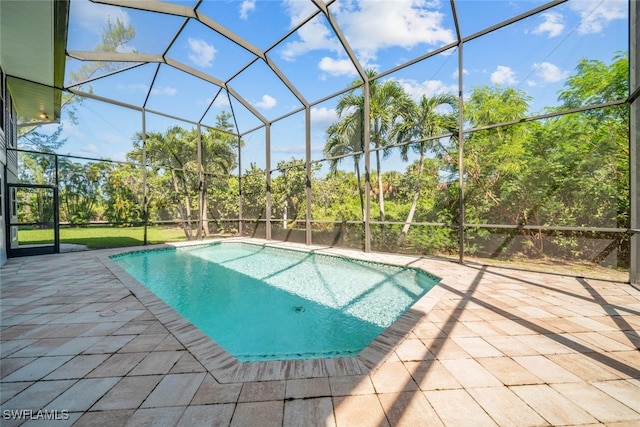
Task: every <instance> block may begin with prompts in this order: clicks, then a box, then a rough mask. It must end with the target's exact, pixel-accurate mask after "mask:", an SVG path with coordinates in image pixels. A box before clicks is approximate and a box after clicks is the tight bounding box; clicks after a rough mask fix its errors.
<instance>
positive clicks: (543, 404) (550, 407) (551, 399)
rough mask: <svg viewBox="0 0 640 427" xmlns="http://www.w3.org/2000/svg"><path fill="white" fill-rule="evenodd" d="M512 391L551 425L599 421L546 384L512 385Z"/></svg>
mask: <svg viewBox="0 0 640 427" xmlns="http://www.w3.org/2000/svg"><path fill="white" fill-rule="evenodd" d="M511 391H513V392H514V393H515V394H517V395H518V397H520V399H522V400H523V401H525V402H527V404H528V405H529V406H530V407H531V408H533V410H535V411H536V412H537V413H538V414H540V415H541V416H542V417H543V418H544V419H545V420H547V422H549V423H551V425H577V424H587V423H597V420H596V419H595V418H593V417H592V416H591V415H589V414H588V413H587V412H585V411H584V410H583V409H582V408H580V407H579V406H578V405H576V404H574V403H573V402H571V401H570V400H569V399H567V398H566V397H564V396H563V395H561V394H560V393H558V392H557V391H555V390H554V389H553V388H551V387H549V386H548V385H546V384H540V385H523V386H515V387H511Z"/></svg>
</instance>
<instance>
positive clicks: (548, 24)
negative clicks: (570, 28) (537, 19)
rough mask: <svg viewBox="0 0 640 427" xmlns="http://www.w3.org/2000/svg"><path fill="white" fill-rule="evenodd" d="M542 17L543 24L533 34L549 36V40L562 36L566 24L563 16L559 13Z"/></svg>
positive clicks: (545, 14)
mask: <svg viewBox="0 0 640 427" xmlns="http://www.w3.org/2000/svg"><path fill="white" fill-rule="evenodd" d="M540 16H541V17H542V19H543V22H542V24H540V25H538V26H537V27H536V28H535V29H534V30H533V34H547V35H548V36H549V38H553V37H556V36H559V35H560V34H562V31H563V30H564V27H565V24H564V19H563V18H562V15H561V14H559V13H557V12H546V13H541V14H540Z"/></svg>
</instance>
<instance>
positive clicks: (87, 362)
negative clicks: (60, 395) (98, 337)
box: [44, 354, 109, 381]
mask: <svg viewBox="0 0 640 427" xmlns="http://www.w3.org/2000/svg"><path fill="white" fill-rule="evenodd" d="M107 357H109V355H108V354H85V355H83V354H81V355H78V356H76V357H74V358H73V359H71V360H69V361H68V362H67V363H65V364H64V365H62V366H61V367H59V368H58V369H56V370H55V371H53V372H52V373H50V374H49V375H47V376H46V377H45V378H44V379H45V380H47V381H48V380H64V379H73V378H83V377H84V376H86V375H87V374H88V373H89V372H91V371H92V370H93V369H95V368H96V367H97V366H98V365H100V364H101V363H102V362H104V361H105V360H106V359H107Z"/></svg>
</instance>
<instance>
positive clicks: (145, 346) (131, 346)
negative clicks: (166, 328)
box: [118, 334, 167, 353]
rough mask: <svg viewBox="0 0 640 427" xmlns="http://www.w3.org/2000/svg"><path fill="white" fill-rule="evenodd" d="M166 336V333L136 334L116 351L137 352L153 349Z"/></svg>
mask: <svg viewBox="0 0 640 427" xmlns="http://www.w3.org/2000/svg"><path fill="white" fill-rule="evenodd" d="M166 337H167V334H152V335H138V336H136V337H135V338H134V339H132V340H131V341H129V342H128V343H127V344H126V345H125V346H123V347H122V348H121V349H120V350H118V352H119V353H138V352H141V351H153V350H154V349H155V348H156V347H157V346H158V344H160V343H161V342H162V341H163V340H164V339H165V338H166Z"/></svg>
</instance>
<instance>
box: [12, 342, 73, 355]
mask: <svg viewBox="0 0 640 427" xmlns="http://www.w3.org/2000/svg"><path fill="white" fill-rule="evenodd" d="M70 339H71V338H43V339H41V340H38V341H36V342H35V343H33V344H30V345H28V346H26V347H24V348H23V349H22V350H19V351H17V352H15V353H13V355H12V357H39V356H44V355H46V354H47V353H49V352H50V351H52V350H54V349H55V348H57V347H60V346H61V345H63V344H64V343H66V342H67V341H69V340H70ZM51 356H55V355H53V354H52V355H51Z"/></svg>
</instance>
